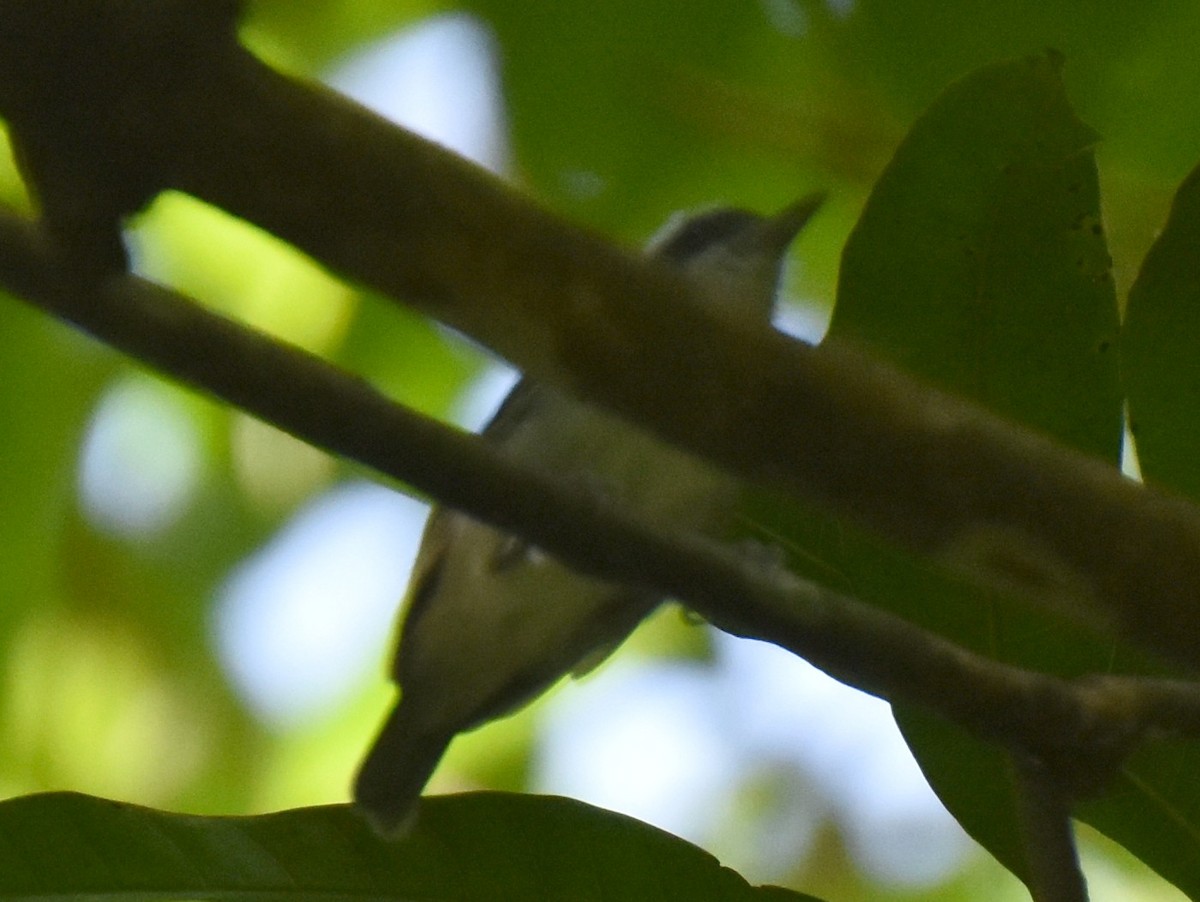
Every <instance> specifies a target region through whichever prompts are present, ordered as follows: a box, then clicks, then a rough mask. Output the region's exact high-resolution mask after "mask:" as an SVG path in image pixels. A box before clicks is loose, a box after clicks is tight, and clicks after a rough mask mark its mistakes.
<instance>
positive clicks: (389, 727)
mask: <svg viewBox="0 0 1200 902" xmlns="http://www.w3.org/2000/svg"><path fill="white" fill-rule="evenodd" d="M413 727H414V725H413V723H412V719H411V718H410V717H406V716H405V711H404V705H403V704H400V705H397V706H396V707H395V708H394V709H393V710H392V713H391V714H390V715H388V719H387V721H386V722H385V723H384V725H383V729H381V730H380V731H379V736H378V737H376V739H375V744H374V745H373V746H371V750H370V751H369V752H368V753H367V757H366V760H364V761H363V763H362V766H361V767H360V768H359V769H358V776H357V777H355V780H354V805H355V807H356V808H358V810H359V811H361V812H362V813H363V814H364V815H365V816H366V818H367V820H368V821H370V822H371V826H372V827H374V828H375V830H376V832H378V833H380V834H381V835H383V836H387V837H389V838H392V839H398V838H400V837H402V836H404V835H406V834H407V833H408V832H409V831H410V830H411V829H412V827H413V825H414V823H415V821H416V813H417V802H418V801H419V799H420V796H421V790H422V789H424V788H425V784H426V783H427V782H429V778H430V777H431V776H432V775H433V771H434V769H435V768H436V767H437V765H438V762H439V761H440V760H441V758H442V754H443V753H444V752H445V751H446V746H448V745H449V744H450V740H451V739H452V738H453V737H452V736H429V735H425V734H424V733H421V732H417V731H416V730H414V728H413Z"/></svg>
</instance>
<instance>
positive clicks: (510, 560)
mask: <svg viewBox="0 0 1200 902" xmlns="http://www.w3.org/2000/svg"><path fill="white" fill-rule="evenodd" d="M821 202H822V196H821V195H810V196H808V197H805V198H803V199H801V200H799V201H796V202H795V203H793V204H791V205H789V206H787V207H786V208H784V209H783V210H782V211H781V212H779V213H777V214H775V215H773V216H764V215H760V214H757V213H753V212H750V211H748V210H744V209H740V208H735V207H721V208H716V209H709V210H705V211H702V212H699V213H694V214H691V215H676V216H675V217H673V218H672V219H671V220H669V221H668V222H667V224H666V225H665V226H664V227H663V228H662V229H661V230H660V231H659V233H658V234H657V235H656V236H655V237H654V238H653V239H651V241H650V243H649V244H648V245H647V248H646V252H647V254H649V255H650V256H651V257H652V258H654V259H656V260H659V261H662V263H663V264H665V265H668V266H673V267H675V268H676V269H677V270H678V271H679V272H680V273H681V274H682V275H683V276H684V278H686V279H687V280H688V281H689V282H690V284H691V285H692V287H693V288H694V289H696V290H697V293H698V294H699V295H700V296H701V298H702V299H703V300H704V302H705V303H711V304H713V305H718V306H720V307H721V308H722V309H724V310H725V311H726V312H728V313H729V314H730V315H734V316H739V317H746V318H749V319H750V320H757V321H761V322H763V323H769V322H770V319H771V316H772V313H773V311H774V308H775V304H776V297H777V295H778V288H779V281H780V278H781V272H782V269H783V264H784V260H785V257H786V254H787V249H788V247H789V246H790V245H791V243H792V241H793V239H794V238H795V236H796V235H797V234H798V233H799V232H800V230H801V228H803V226H804V225H805V224H806V223H807V222H808V220H809V219H810V218H811V217H812V215H813V214H814V213H815V212H816V210H817V208H818V207H819V206H820V204H821ZM482 434H483V437H484V439H485V440H487V441H489V442H492V443H494V444H495V445H496V446H497V448H498V449H499V450H501V452H502V453H503V454H505V455H507V456H510V457H511V458H512V459H514V460H516V461H520V462H522V463H524V464H526V465H528V466H531V467H534V468H536V469H539V470H541V471H544V472H545V473H547V474H548V475H553V476H554V477H556V478H559V479H562V480H567V481H574V483H575V484H577V485H578V484H582V485H584V486H589V487H592V488H593V489H594V490H595V491H597V492H599V493H601V495H602V497H605V498H609V499H611V500H612V502H613V503H620V504H624V505H627V506H628V507H630V508H631V509H633V510H634V511H636V512H638V513H640V514H642V515H644V516H646V517H648V518H650V519H651V522H659V523H669V524H670V525H671V526H672V527H673V528H675V529H684V530H690V531H695V532H700V533H703V534H713V533H715V532H717V531H718V530H720V529H722V528H724V527H725V526H726V525H727V524H728V521H729V520H730V519H731V518H732V515H733V512H734V509H735V506H736V502H737V497H738V489H739V485H738V481H737V480H736V478H735V477H733V476H731V475H729V474H726V473H723V472H722V471H720V470H719V469H717V468H716V467H715V466H713V465H710V464H709V463H707V462H705V461H702V460H700V459H699V458H697V457H694V456H692V455H691V454H689V453H688V452H685V451H683V450H681V449H678V448H676V447H674V446H673V445H670V444H668V443H666V442H665V441H663V440H661V439H659V438H657V437H656V436H653V435H651V434H650V433H649V432H646V431H644V430H643V429H641V428H639V427H637V426H635V425H633V424H630V423H628V422H627V421H625V420H622V419H620V418H619V417H617V416H616V415H615V414H611V413H608V412H607V411H604V410H601V409H600V408H597V407H594V406H592V405H590V404H587V403H584V402H581V401H579V400H577V399H576V398H574V397H572V396H571V395H569V394H567V393H566V392H564V391H563V390H561V389H559V388H557V387H555V386H552V385H548V384H545V383H542V382H536V381H533V380H531V379H529V378H528V377H526V378H523V379H522V380H521V381H519V382H518V383H517V385H516V386H515V387H514V388H513V390H512V391H511V392H510V393H509V395H508V396H507V397H506V398H505V400H504V401H503V402H502V403H501V405H500V407H499V408H498V410H497V412H496V413H495V415H494V416H493V418H492V420H491V421H490V422H489V423H488V425H487V426H486V427H485V428H484V430H483V433H482ZM663 600H664V599H662V598H660V597H659V596H658V595H656V594H654V593H652V592H649V591H647V590H645V589H642V588H635V587H630V586H626V585H621V584H618V583H613V582H608V581H606V580H603V579H598V578H596V577H592V576H586V575H583V574H580V573H577V572H575V571H574V570H572V569H571V568H569V567H567V566H566V565H564V564H562V563H559V562H558V561H557V560H555V559H554V558H553V557H552V556H550V555H548V554H547V553H545V552H543V551H541V550H540V549H539V548H537V547H536V546H534V545H531V544H530V543H528V542H526V541H524V540H522V539H520V538H518V537H517V536H514V535H511V534H508V533H505V532H503V531H500V530H497V529H494V528H493V527H491V526H488V525H486V524H484V523H481V522H479V521H478V520H475V519H473V518H472V517H470V516H468V515H467V514H465V513H461V512H459V511H456V510H452V509H449V508H446V507H441V506H434V507H433V509H432V511H431V513H430V515H429V519H428V521H427V523H426V527H425V531H424V534H423V536H422V539H421V544H420V548H419V551H418V553H417V557H416V562H415V564H414V566H413V572H412V576H411V578H410V581H409V588H408V591H407V593H406V596H405V599H404V601H403V602H402V605H401V628H400V635H399V641H398V643H397V647H396V652H395V656H394V659H393V664H392V670H391V676H392V678H393V680H394V682H395V683H396V684H397V685H398V687H399V690H400V697H399V701H398V703H396V704H395V705H394V706H393V708H392V710H391V712H390V713H389V714H388V715H387V717H386V719H385V721H384V723H383V726H382V727H381V729H380V730H379V733H378V736H377V738H376V739H375V741H374V743H373V745H372V746H371V748H370V749H369V751H368V753H367V755H366V758H365V759H364V761H363V763H362V765H361V766H360V768H359V771H358V774H357V776H356V778H355V781H354V791H353V795H354V804H355V807H356V808H357V809H358V810H359V811H360V812H362V813H363V814H364V815H365V816H366V818H367V819H368V821H369V822H370V823H371V824H372V826H373V827H374V828H375V829H376V831H378V832H379V833H380V834H382V835H384V836H389V837H400V836H403V835H406V834H407V833H408V832H409V831H410V830H411V828H412V826H413V824H414V823H415V819H416V815H417V812H418V803H419V799H420V794H421V792H422V790H423V789H424V787H425V784H426V783H427V782H428V780H429V778H430V777H431V776H432V774H433V771H434V770H435V769H436V767H437V765H438V763H439V761H440V760H441V758H442V755H443V753H444V752H445V751H446V749H447V747H448V746H449V745H450V743H451V741H452V740H453V739H454V738H455V737H456V736H457V735H458V734H459V733H462V732H465V731H468V730H472V729H474V728H476V727H478V726H481V725H482V724H484V723H486V722H488V721H491V720H494V719H496V718H499V717H502V716H505V715H507V714H509V713H511V712H512V711H514V710H515V709H517V708H520V707H521V706H523V705H524V704H526V703H527V702H529V701H531V700H532V699H533V698H534V697H536V696H537V695H539V694H540V693H541V692H543V691H544V690H546V689H547V688H549V687H550V686H551V685H553V684H554V683H556V682H557V681H558V680H559V679H560V678H561V677H563V676H565V675H566V674H568V673H572V674H574V675H580V674H582V673H584V672H586V671H587V670H590V669H591V668H592V667H594V666H595V665H597V664H598V663H600V662H601V661H602V660H603V659H604V658H606V657H607V655H608V654H609V653H610V652H611V651H612V650H613V649H615V648H616V647H617V646H618V645H619V644H620V643H621V642H622V641H624V639H625V638H626V637H627V636H628V635H629V634H630V633H631V632H632V631H633V630H634V629H635V628H636V627H637V625H638V624H639V623H640V622H641V621H642V620H643V619H644V618H645V617H646V616H647V615H649V614H650V613H651V612H652V611H653V610H654V609H655V608H656V607H657V606H658V605H659V604H660V603H661V602H662V601H663Z"/></svg>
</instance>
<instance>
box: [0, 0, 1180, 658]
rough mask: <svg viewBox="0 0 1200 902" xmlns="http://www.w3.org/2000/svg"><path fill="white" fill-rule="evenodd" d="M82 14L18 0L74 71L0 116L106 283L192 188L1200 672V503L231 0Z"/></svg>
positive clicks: (518, 354)
mask: <svg viewBox="0 0 1200 902" xmlns="http://www.w3.org/2000/svg"><path fill="white" fill-rule="evenodd" d="M57 5H58V6H61V7H62V13H63V20H64V21H68V20H70V19H71V17H72V16H76V17H77V16H79V15H83V13H80V12H79V11H80V10H84V11H86V13H87V15H90V16H92V17H93V18H92V19H89V20H88V21H87V26H88V29H89V31H88V40H87V42H86V46H87V47H88V48H89V51H88V52H86V53H83V52H80V50H79V43H78V41H77V40H76V39H77V38H78V34H77V33H76V32H77V31H78V27H75V28H74V29H73V28H71V27H66V26H62V27H58V26H57V25H56V27H46V26H47V23H48V22H49V23H56V22H57V19H56V17H55V16H54V15H49V16H48V15H47V13H46V7H47V4H46V3H45V2H44V0H37V2H35V0H7V2H6V3H5V6H4V9H5V16H6V20H5V21H6V26H11V27H6V28H5V29H2V30H0V61H11V60H15V61H18V62H19V61H21V60H29V59H35V60H46V61H49V62H50V64H51V65H50V67H49V68H47V67H46V66H42V65H39V66H23V65H19V64H18V65H10V64H7V63H6V64H4V65H0V113H3V114H4V115H5V116H6V117H8V118H9V120H10V126H11V129H12V134H13V136H14V139H15V141H16V144H17V149H18V151H19V152H20V156H21V157H22V159H23V160H24V161H25V163H26V167H25V168H26V171H27V173H28V174H29V175H30V176H31V177H32V178H33V179H34V180H35V183H36V187H37V189H38V193H39V195H40V196H42V197H43V198H51V199H59V200H62V199H63V198H68V199H69V202H68V201H65V200H63V201H62V202H61V203H50V204H47V205H46V206H45V211H44V212H45V214H46V216H47V217H48V226H49V228H50V229H51V230H52V231H53V232H54V233H55V234H56V237H57V238H58V239H59V240H60V242H64V243H65V244H67V245H68V246H69V247H72V248H73V249H74V250H75V251H77V252H78V253H77V254H71V253H68V254H66V255H64V260H68V261H69V260H72V259H73V258H74V257H75V256H83V257H84V258H86V259H85V265H83V267H82V268H83V269H85V270H87V272H88V273H90V272H91V269H92V268H94V264H93V263H92V262H90V261H91V257H92V256H94V257H96V259H98V260H99V261H101V262H103V260H104V248H106V247H108V245H109V239H108V238H106V232H105V230H106V229H108V228H115V223H114V222H112V221H111V220H113V219H114V218H116V217H119V216H120V215H122V214H123V213H125V212H128V210H129V209H131V208H132V207H133V206H136V205H137V204H138V203H141V202H144V201H145V200H147V199H149V197H150V196H152V195H153V194H154V193H155V192H156V191H158V190H160V189H163V188H168V187H174V188H179V189H181V190H184V191H187V192H189V193H192V194H194V195H195V196H197V197H199V198H202V199H204V200H207V201H209V202H212V203H214V204H217V205H218V206H221V207H223V208H225V209H226V210H228V211H230V212H232V213H234V214H236V215H239V216H243V217H245V218H247V219H249V220H251V221H253V222H255V223H257V224H259V225H261V226H263V227H264V228H266V229H268V230H270V231H272V232H274V233H275V234H277V235H279V236H281V237H283V238H284V239H286V240H288V241H290V242H292V243H293V244H295V245H296V246H297V247H299V248H301V249H303V250H305V251H306V252H308V253H309V254H311V255H312V256H313V257H314V258H316V259H317V260H320V261H322V262H323V263H325V264H327V265H328V266H330V267H331V268H333V269H335V270H337V271H338V272H341V273H344V274H346V275H348V276H350V277H351V278H354V279H357V280H360V281H362V282H366V283H368V284H370V285H372V286H375V287H376V288H379V289H381V290H383V291H384V292H386V293H389V294H391V295H393V296H395V297H400V298H404V299H405V300H406V301H407V302H410V303H412V304H413V305H415V306H417V307H419V309H421V310H423V311H425V312H426V313H428V314H430V315H432V316H435V317H437V318H438V319H441V320H442V321H444V322H446V323H449V324H450V325H453V326H455V327H457V328H459V329H461V330H463V331H464V332H466V333H467V334H469V335H471V336H472V337H474V338H477V339H478V340H480V341H481V342H483V343H484V344H486V345H488V346H489V347H491V348H493V349H495V350H497V351H498V352H499V353H501V354H502V355H503V356H505V357H507V358H508V359H510V360H512V361H513V362H514V363H516V364H517V365H518V366H520V367H521V368H522V369H524V370H525V371H526V372H528V373H529V374H531V375H533V376H534V377H536V378H538V379H541V380H544V381H548V382H552V383H555V384H558V385H560V386H563V387H565V388H567V389H568V390H570V391H573V392H575V393H576V394H578V395H579V396H581V397H583V398H585V399H587V400H590V401H593V402H595V403H597V404H600V405H602V406H605V407H607V408H609V409H611V410H613V411H616V412H617V413H619V414H621V415H624V416H626V417H628V418H629V419H632V420H634V421H637V422H639V423H643V424H645V425H646V427H647V428H650V429H652V430H654V431H656V432H658V433H659V434H661V435H662V436H664V437H666V438H667V439H669V440H671V441H673V442H676V443H678V444H680V445H683V446H685V447H687V448H690V449H692V450H694V451H696V452H697V453H700V454H703V455H705V456H707V457H709V458H711V459H712V460H714V461H716V462H718V463H719V464H721V465H722V466H725V467H727V468H730V469H733V470H736V471H738V472H740V473H742V474H744V475H746V476H748V477H750V478H752V479H755V480H757V481H759V482H760V483H763V484H765V485H768V486H771V487H773V488H776V489H780V490H783V491H786V492H789V493H791V494H792V495H794V496H795V497H798V498H803V499H806V500H810V501H811V500H815V501H817V502H819V503H821V504H823V505H825V506H827V507H829V508H831V509H832V510H834V511H836V512H839V513H841V514H843V515H848V516H851V517H853V518H854V519H856V520H857V521H859V522H860V523H863V524H865V525H867V526H869V527H870V528H872V529H874V530H876V531H877V532H879V533H881V534H882V535H884V536H886V537H888V538H890V539H892V540H893V541H896V542H899V543H902V544H904V545H906V546H907V547H909V548H911V549H914V550H915V551H917V552H919V553H921V554H923V555H925V556H927V557H929V558H931V559H933V560H936V561H939V562H941V563H942V564H944V565H946V566H949V567H952V568H956V569H958V570H961V571H964V572H966V573H968V574H969V575H970V577H971V578H972V579H974V580H976V581H978V582H983V583H990V584H993V585H1002V586H1004V587H1006V588H1016V589H1017V590H1018V591H1020V592H1021V593H1022V594H1024V595H1025V596H1026V597H1029V598H1032V599H1034V600H1035V601H1037V602H1040V603H1044V604H1047V605H1051V606H1054V607H1056V608H1058V609H1060V610H1065V611H1067V612H1069V613H1070V614H1072V615H1074V616H1077V617H1080V618H1083V619H1085V620H1087V621H1089V622H1090V623H1092V624H1093V625H1097V624H1098V625H1099V626H1100V627H1101V628H1105V629H1111V630H1115V631H1116V632H1117V633H1119V634H1120V635H1122V636H1125V637H1127V638H1130V639H1133V640H1135V641H1138V642H1140V643H1142V644H1144V645H1146V646H1148V647H1151V648H1153V649H1156V650H1157V651H1159V652H1161V653H1163V654H1166V655H1168V656H1171V657H1173V658H1174V659H1175V660H1176V661H1180V662H1183V663H1184V664H1186V665H1187V666H1189V667H1195V666H1196V665H1197V663H1200V611H1198V604H1200V602H1198V601H1197V599H1200V513H1198V512H1197V511H1196V509H1194V508H1193V507H1191V506H1190V505H1188V504H1185V503H1184V502H1182V501H1179V500H1177V499H1175V498H1171V497H1167V496H1165V495H1162V494H1160V493H1157V492H1155V491H1152V490H1149V489H1145V488H1142V487H1139V486H1136V485H1133V484H1131V483H1130V482H1129V481H1127V480H1125V479H1123V478H1122V477H1121V476H1120V474H1119V473H1117V472H1116V471H1115V470H1114V469H1113V468H1112V467H1110V466H1108V465H1106V464H1104V463H1101V462H1099V461H1095V460H1092V459H1089V458H1086V457H1083V456H1081V455H1079V454H1077V453H1074V452H1071V451H1069V450H1067V449H1065V448H1062V447H1060V446H1058V445H1056V444H1054V443H1053V442H1051V441H1049V440H1047V439H1045V438H1043V437H1041V436H1038V435H1034V434H1032V433H1031V432H1029V431H1028V430H1025V429H1022V428H1020V427H1018V426H1015V425H1013V424H1010V423H1006V422H1004V421H1001V420H999V419H998V418H996V417H995V416H992V415H991V414H988V413H987V412H985V411H983V410H981V409H979V408H976V407H974V406H972V405H969V404H967V403H965V402H963V401H961V400H959V399H956V398H953V397H949V396H947V395H945V394H942V393H939V392H935V391H932V390H930V389H928V388H926V387H924V386H922V385H920V384H918V383H916V382H915V381H914V380H912V379H911V378H909V377H907V376H905V375H904V374H903V373H901V372H899V371H898V370H896V369H894V368H892V367H889V366H887V365H885V364H882V363H880V362H879V361H876V360H873V359H871V358H869V357H868V356H866V355H864V354H862V353H859V352H858V351H856V350H855V349H852V348H848V347H845V346H838V345H835V344H832V343H828V342H827V343H826V344H825V345H823V346H822V347H820V348H812V347H809V346H807V345H804V344H801V343H798V342H795V341H790V340H788V339H786V338H785V337H783V336H781V335H778V334H776V333H773V332H771V331H769V330H767V329H765V328H760V329H755V328H752V327H749V326H745V327H743V326H740V325H735V324H731V323H728V322H725V321H724V320H722V319H718V318H717V317H715V316H714V315H713V314H712V313H711V312H710V311H708V310H706V309H705V308H704V307H703V306H701V305H700V304H698V303H697V298H696V297H695V296H694V292H693V291H692V289H691V288H690V287H689V286H688V285H687V284H685V283H684V282H683V281H682V279H681V278H680V277H679V276H678V275H677V274H676V273H674V272H672V271H670V270H669V269H668V268H666V267H661V266H655V265H652V264H647V263H646V262H644V261H642V260H640V259H638V258H637V257H636V256H634V255H631V254H628V253H624V252H622V251H620V250H618V249H616V248H613V247H612V246H610V245H609V244H607V243H606V242H604V241H603V240H601V239H600V238H599V237H598V236H596V235H594V234H592V233H590V232H587V231H584V230H582V229H579V228H577V227H574V226H572V225H570V224H568V223H564V222H562V221H560V220H558V219H557V218H555V217H553V216H552V215H550V214H549V213H547V212H545V211H544V210H541V209H539V208H538V207H536V206H534V205H532V204H531V203H530V202H529V201H528V200H526V199H525V198H522V197H520V196H518V195H517V194H516V193H515V192H514V191H512V190H511V189H510V188H508V187H506V186H504V185H503V184H501V183H500V182H499V181H497V180H496V179H494V178H493V177H491V176H490V175H488V174H487V173H485V172H483V171H481V170H479V169H477V168H475V167H473V166H472V165H470V164H469V163H467V162H465V161H464V160H462V159H460V158H458V157H456V156H454V155H453V154H451V153H448V152H446V151H445V150H443V149H441V148H439V147H436V146H435V145H433V144H430V143H428V142H425V141H423V140H421V139H420V138H418V137H416V136H414V135H411V134H409V133H407V132H405V131H403V130H401V129H398V128H396V127H394V126H392V125H390V124H388V123H386V122H384V121H383V120H381V119H378V118H377V117H375V116H373V115H371V114H370V113H368V112H367V111H365V110H363V109H361V108H360V107H358V106H356V105H354V104H352V103H350V102H349V101H347V100H345V99H344V98H341V97H339V96H337V95H335V94H334V93H332V92H330V91H328V90H325V89H323V88H320V87H317V86H314V85H311V84H307V83H303V82H300V81H298V80H295V79H291V78H287V77H284V76H282V75H280V74H278V73H276V72H274V71H272V70H271V69H269V68H268V67H266V66H265V65H263V64H262V63H260V62H259V61H258V60H256V59H254V58H253V57H252V56H250V54H248V53H247V52H246V51H245V50H244V49H243V48H241V47H240V46H239V45H238V44H237V43H236V40H235V38H234V31H233V28H232V13H233V11H234V9H235V6H236V4H235V3H233V2H231V0H203V2H200V0H195V2H182V0H171V2H169V3H168V2H163V3H160V4H155V5H154V6H153V9H154V10H155V11H156V12H155V17H153V21H152V24H153V26H154V27H148V26H147V25H146V20H147V9H149V7H148V6H147V5H146V4H138V3H128V2H120V0H70V2H68V0H60V2H59V4H57ZM75 24H76V26H77V25H78V23H75ZM181 48H182V49H181ZM185 51H186V52H185ZM79 85H85V86H88V89H87V92H86V93H87V98H86V99H87V102H80V98H79V96H78V86H79ZM97 105H99V107H97ZM106 105H107V106H106ZM98 110H99V114H97V113H98ZM113 111H116V112H117V113H119V115H116V116H113V115H110V114H111V113H113ZM114 123H115V124H114ZM84 187H89V190H82V188H84ZM681 399H682V400H681ZM1130 536H1136V537H1137V541H1130Z"/></svg>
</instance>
